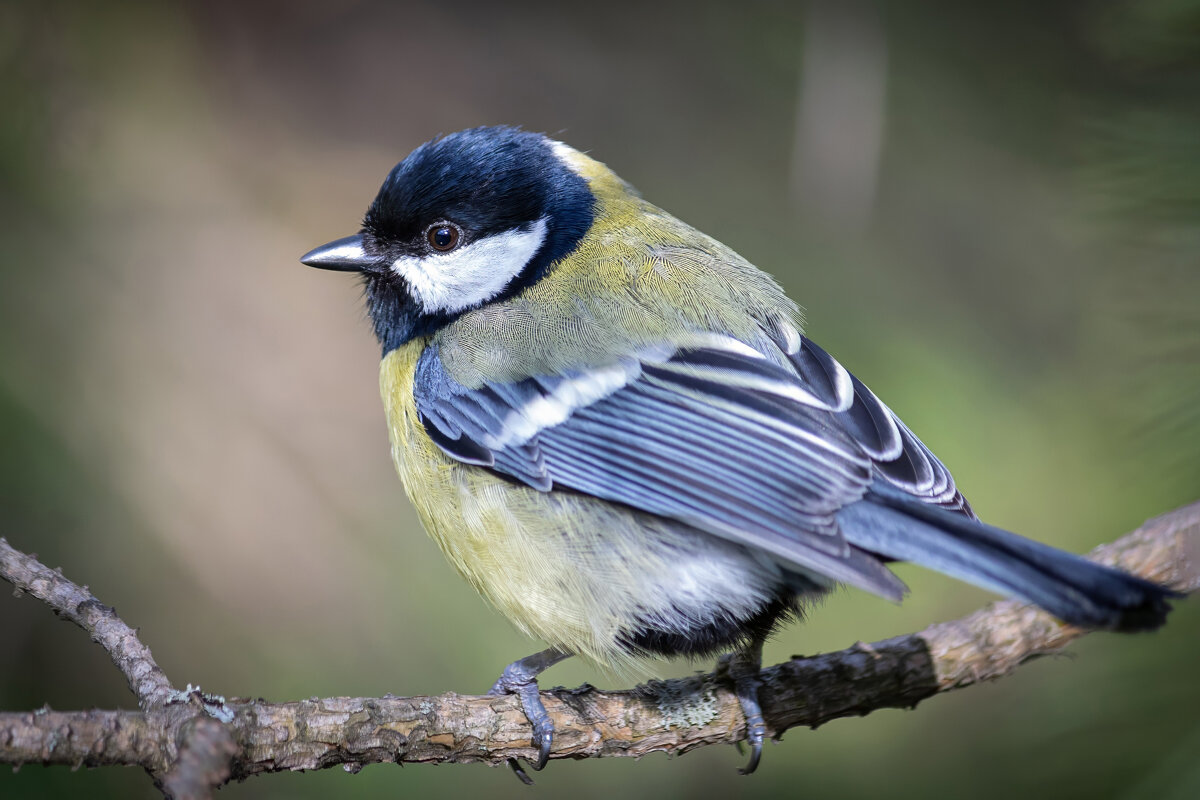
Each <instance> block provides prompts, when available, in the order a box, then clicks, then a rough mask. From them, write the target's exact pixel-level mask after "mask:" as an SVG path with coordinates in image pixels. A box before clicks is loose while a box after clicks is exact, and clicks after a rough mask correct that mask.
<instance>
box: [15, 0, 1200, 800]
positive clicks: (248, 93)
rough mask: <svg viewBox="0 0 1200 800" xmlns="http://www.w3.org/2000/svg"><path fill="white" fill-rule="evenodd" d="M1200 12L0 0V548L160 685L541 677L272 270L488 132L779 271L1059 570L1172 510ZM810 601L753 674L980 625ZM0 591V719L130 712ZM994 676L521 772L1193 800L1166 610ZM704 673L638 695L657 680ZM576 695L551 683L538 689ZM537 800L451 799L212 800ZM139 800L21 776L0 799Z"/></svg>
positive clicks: (1019, 4)
mask: <svg viewBox="0 0 1200 800" xmlns="http://www.w3.org/2000/svg"><path fill="white" fill-rule="evenodd" d="M1198 98H1200V2H1196V0H1106V1H1105V2H1097V1H1092V2H1084V1H1082V0H1081V1H1080V2H1052V3H1047V2H1044V0H1039V1H1038V2H1034V1H1033V0H1010V1H1009V2H1004V3H961V2H953V0H909V1H908V2H904V3H887V4H875V3H871V2H867V1H866V0H852V1H851V0H845V2H829V3H821V2H809V3H789V2H739V3H708V2H697V0H691V1H690V2H676V3H636V4H635V3H595V4H579V5H571V4H565V3H556V4H549V3H547V4H542V5H536V4H520V3H484V2H478V3H435V2H406V3H385V2H370V1H368V0H363V1H361V2H345V3H337V4H331V3H318V2H300V3H284V2H255V3H251V2H235V0H219V1H213V2H199V1H198V0H196V1H194V2H181V3H172V4H163V3H150V2H145V3H134V2H110V3H105V4H97V3H83V2H80V3H68V2H57V1H54V0H50V1H48V2H19V1H13V0H9V1H8V2H4V3H2V4H0V107H2V108H3V109H4V110H3V113H2V114H0V535H4V536H7V537H8V538H9V539H10V540H11V541H12V542H13V544H14V545H16V546H17V547H19V548H22V549H25V550H30V551H36V552H38V553H39V554H40V555H41V556H42V557H43V559H44V560H45V561H46V562H47V563H48V564H50V565H51V566H62V567H63V568H64V570H65V571H66V574H67V575H69V576H70V577H73V578H74V579H75V580H77V581H79V582H81V583H87V584H89V585H90V586H91V588H92V589H93V591H94V592H95V593H96V595H97V596H98V597H100V598H101V599H102V600H103V601H105V602H107V603H111V604H113V605H115V606H116V608H117V609H118V610H119V611H120V612H121V614H122V615H123V616H124V617H125V619H126V620H127V621H128V622H129V623H130V624H132V625H136V626H140V628H141V631H142V636H143V639H144V641H145V642H146V643H148V644H149V645H150V647H152V648H153V650H154V653H155V655H156V656H157V658H158V661H159V663H160V664H161V665H162V666H163V667H164V668H165V669H166V671H167V674H168V675H169V676H171V677H172V679H173V680H174V681H176V682H177V683H180V684H183V683H188V682H191V683H194V684H199V685H201V686H203V687H204V688H205V689H207V690H210V691H215V692H219V693H222V694H227V695H250V696H263V697H267V698H270V699H274V700H286V699H294V698H300V697H310V696H326V695H334V694H350V695H356V694H357V695H381V694H384V693H386V692H393V693H396V694H422V693H439V692H442V691H447V690H456V691H460V692H477V691H482V690H484V689H485V688H486V687H488V686H489V685H490V684H491V682H492V680H493V679H494V678H495V677H496V675H497V674H498V671H499V670H500V669H501V668H502V667H503V665H505V664H506V663H508V662H509V661H510V660H512V659H514V658H517V657H519V656H523V655H525V654H527V653H529V652H532V651H533V650H535V649H538V648H539V647H540V644H539V643H535V642H531V641H528V640H526V639H524V638H523V637H522V636H520V635H519V634H517V633H516V632H515V631H513V630H512V629H511V628H510V627H509V626H508V625H507V623H505V622H504V621H503V620H502V619H501V618H500V617H498V616H497V615H496V614H495V613H494V612H492V611H490V610H488V609H487V608H485V607H484V605H483V604H482V602H481V601H479V600H478V599H477V598H476V597H475V596H474V594H473V593H472V592H471V591H470V590H469V589H468V588H467V587H466V586H465V584H464V583H463V582H462V581H461V580H459V579H458V578H457V577H456V576H455V575H454V574H453V573H452V572H451V570H450V568H449V567H448V566H447V565H445V564H444V563H443V561H442V559H441V557H440V555H439V554H438V553H437V551H436V549H435V547H434V546H433V544H432V543H431V542H430V541H428V540H427V539H426V537H425V536H424V535H423V533H422V532H421V531H420V529H419V527H418V525H417V523H416V520H415V518H414V516H413V514H412V512H411V510H410V509H409V507H408V505H407V504H406V502H405V500H404V498H403V496H402V492H401V490H400V487H399V484H398V482H397V481H396V479H395V477H394V475H393V473H392V467H391V465H390V463H389V459H388V451H387V443H386V433H385V429H384V424H383V419H382V412H381V409H380V403H379V398H378V393H377V388H376V387H377V384H376V360H377V355H378V354H377V350H376V344H375V342H374V340H373V338H372V336H371V333H370V331H369V329H368V326H367V325H366V323H365V321H364V314H363V311H362V309H361V304H360V298H359V290H358V287H357V286H356V285H354V282H353V281H352V280H351V279H350V278H349V277H347V276H344V275H337V274H330V273H324V272H318V271H315V270H309V269H305V268H303V267H302V266H301V265H300V264H299V263H297V260H296V259H297V257H298V256H299V255H300V254H301V253H303V252H305V251H306V250H308V249H309V248H310V247H312V246H315V245H317V244H321V243H323V242H325V241H327V240H329V239H332V238H336V237H339V236H342V235H345V234H348V233H351V232H353V231H354V230H355V229H356V226H357V223H358V220H359V218H360V215H361V213H362V211H363V210H364V209H365V207H366V204H367V203H368V201H369V200H370V199H371V197H373V195H374V193H375V190H376V188H377V187H378V185H379V183H380V181H381V180H382V178H383V176H384V174H385V173H386V171H387V170H388V169H389V168H390V167H391V166H392V165H393V164H394V163H395V162H396V161H398V160H399V159H400V158H401V157H403V156H404V155H405V154H406V153H407V152H408V151H409V150H410V149H411V148H413V147H414V146H416V145H417V144H419V143H420V142H422V141H424V140H426V139H428V138H430V137H431V136H433V135H435V134H437V133H439V132H449V131H453V130H456V129H459V128H463V127H468V126H472V125H479V124H488V123H512V124H519V125H522V126H524V127H526V128H528V129H533V130H540V131H547V132H550V133H552V134H555V135H558V136H559V137H560V138H563V139H564V140H566V141H568V142H570V143H572V144H573V145H575V146H576V147H579V148H580V149H586V150H589V151H591V152H592V153H593V154H594V155H595V156H596V157H598V158H600V159H601V160H603V161H606V162H607V163H609V164H610V165H611V166H612V167H613V168H614V169H616V170H617V171H618V172H619V173H620V174H621V175H622V176H623V177H625V178H626V179H628V180H629V181H631V182H632V183H634V184H635V185H636V186H638V187H639V188H640V189H641V190H642V191H643V193H644V194H645V195H646V197H648V198H649V199H650V200H651V201H653V202H656V203H657V204H659V205H661V206H663V207H665V208H667V209H668V210H670V211H672V212H673V213H675V214H676V215H677V216H680V217H681V218H683V219H684V220H687V221H688V222H691V223H692V224H694V225H695V226H697V227H699V228H701V229H703V230H705V231H706V232H708V233H710V234H713V235H715V236H716V237H717V238H719V239H721V240H723V241H725V242H726V243H728V244H730V245H731V246H733V247H734V248H735V249H737V250H739V251H740V252H742V253H743V254H744V255H746V256H747V257H748V258H750V259H751V260H752V261H753V262H755V263H756V264H758V265H760V266H761V267H763V268H764V269H767V270H768V271H770V272H772V273H774V274H775V275H776V276H778V278H779V280H780V281H782V283H783V284H784V286H785V287H786V288H787V290H788V291H789V293H790V294H792V296H793V297H795V298H796V299H798V300H799V301H800V302H801V303H802V304H804V305H805V306H806V307H807V308H808V317H809V331H810V333H811V335H812V336H813V337H814V338H815V339H816V340H817V341H819V342H821V343H823V345H824V346H825V347H826V348H828V349H829V350H830V351H832V352H833V353H835V354H837V355H838V357H839V358H840V359H841V360H842V361H843V362H844V363H845V364H846V365H847V366H849V367H850V368H851V369H853V370H854V371H855V372H857V373H858V374H859V375H860V376H861V377H862V378H864V380H865V381H866V382H867V383H868V384H870V385H871V386H872V388H873V389H875V391H876V392H877V393H878V394H880V395H881V396H882V397H883V398H885V400H886V401H887V402H888V403H889V404H890V405H891V406H892V407H893V408H894V409H896V410H897V412H898V413H899V414H900V415H901V416H902V417H903V418H904V419H905V420H906V421H907V422H908V423H909V425H910V426H911V427H912V428H913V429H914V430H916V431H917V432H918V433H919V434H920V435H921V436H922V437H923V438H924V440H925V441H926V442H927V443H928V444H929V445H930V446H931V447H932V448H933V449H934V450H935V451H936V452H938V453H939V454H940V455H941V456H942V458H943V459H944V460H945V462H946V463H947V464H948V465H949V466H950V467H951V468H952V469H953V470H954V471H955V474H956V476H957V478H958V480H959V483H960V485H961V486H962V488H963V489H964V490H965V492H966V493H967V495H968V496H969V497H970V498H971V500H972V502H973V503H974V504H975V507H976V509H977V510H978V511H979V512H980V513H981V514H982V515H983V516H984V517H985V518H987V519H989V520H990V521H992V522H994V523H997V524H1000V525H1003V526H1005V527H1008V528H1011V529H1015V530H1017V531H1021V532H1024V533H1026V534H1028V535H1030V536H1034V537H1037V538H1040V539H1043V540H1045V541H1049V542H1052V543H1054V544H1057V545H1060V546H1063V547H1067V548H1071V549H1075V550H1084V549H1087V548H1089V547H1090V546H1092V545H1094V544H1096V543H1098V542H1101V541H1106V540H1109V539H1111V538H1114V537H1115V536H1117V535H1118V534H1120V533H1122V532H1124V531H1126V530H1129V529H1132V528H1133V527H1134V526H1136V525H1137V524H1138V523H1140V522H1141V521H1142V520H1143V519H1145V518H1146V517H1149V516H1153V515H1155V514H1157V513H1160V512H1162V511H1165V510H1168V509H1170V508H1173V507H1175V506H1178V505H1180V504H1183V503H1185V502H1188V501H1191V500H1195V499H1197V497H1200V410H1198V409H1200V226H1198V220H1200V102H1198ZM899 571H900V572H901V574H902V577H903V578H904V579H905V580H907V581H908V582H909V583H910V584H911V586H912V588H913V595H912V596H911V598H910V599H909V600H908V601H907V602H906V603H905V604H904V605H903V606H899V607H896V606H892V605H890V604H888V603H886V602H883V601H879V600H877V599H874V598H872V597H868V596H865V595H861V594H857V593H850V592H844V593H841V594H839V595H837V596H835V597H834V598H832V599H831V600H830V601H829V602H827V603H826V604H825V606H824V607H823V608H822V609H821V610H820V612H819V613H818V614H817V615H816V616H815V617H814V618H813V619H812V620H811V621H810V622H809V623H807V624H805V625H802V626H793V627H791V628H789V629H787V630H786V631H784V632H783V633H782V634H781V635H780V636H779V637H778V639H777V640H776V641H775V642H773V643H772V644H771V645H770V646H769V648H768V652H767V659H768V660H769V661H777V660H781V659H783V658H786V657H787V656H788V655H790V654H792V653H814V652H818V651H826V650H831V649H837V648H841V647H844V646H847V645H849V644H851V643H852V642H854V641H856V640H860V639H861V640H867V641H870V640H872V639H875V638H881V637H886V636H890V635H894V634H898V633H903V632H908V631H911V630H916V629H919V628H921V627H923V626H925V625H927V624H929V623H930V622H933V621H937V620H942V619H948V618H952V617H954V616H956V615H960V614H962V613H965V612H967V611H970V610H972V609H974V608H976V607H977V606H979V605H980V604H981V603H983V602H985V601H986V600H987V599H988V597H987V595H985V594H983V593H982V592H979V591H976V590H974V589H971V588H969V587H965V586H963V585H961V584H958V583H955V582H953V581H950V580H946V579H942V578H939V577H937V576H933V575H930V574H928V573H924V572H921V571H919V570H916V569H912V568H908V567H904V566H901V567H900V568H899ZM2 595H3V596H0V708H5V709H30V708H36V707H38V706H41V705H42V704H44V703H49V704H50V705H51V706H53V707H55V708H62V709H70V708H87V707H132V706H133V701H132V698H131V697H130V696H129V694H128V693H127V691H126V689H125V687H124V685H123V682H122V680H121V678H120V677H119V675H118V673H117V672H116V670H115V669H113V668H112V667H111V665H110V664H109V663H108V662H107V659H106V657H105V656H104V654H103V653H102V652H101V651H100V650H99V648H97V647H95V646H94V645H92V644H90V643H89V642H88V641H87V638H86V636H84V635H83V634H81V633H80V632H79V631H78V630H75V629H74V628H72V627H71V626H70V625H66V624H62V623H60V622H58V621H56V620H55V618H54V617H53V616H52V615H51V614H50V612H49V611H48V610H47V609H46V608H44V607H42V606H41V605H40V604H38V603H37V602H35V601H33V600H30V599H14V598H11V597H9V596H8V593H7V592H4V593H2ZM1072 652H1073V654H1074V655H1075V656H1076V657H1072V658H1054V659H1044V660H1042V661H1039V662H1038V663H1035V664H1031V665H1029V666H1027V667H1026V668H1024V669H1022V670H1021V672H1020V674H1018V675H1016V676H1015V677H1012V678H1010V679H1007V680H1005V681H1002V682H999V683H996V684H992V685H988V686H983V687H979V688H975V689H972V690H970V691H967V692H962V693H959V694H956V695H952V696H946V697H941V698H937V699H935V700H932V701H929V702H927V703H925V704H923V705H922V706H921V708H919V709H918V710H916V711H912V712H900V711H887V712H879V713H876V714H873V715H871V716H870V717H868V718H866V719H854V720H846V721H841V722H837V723H834V724H830V725H828V726H827V727H824V728H822V729H820V730H818V731H816V732H810V731H808V730H795V731H791V732H790V733H789V734H787V736H786V737H785V740H784V741H783V742H782V743H781V744H777V745H775V746H769V747H768V749H767V753H766V754H765V760H764V765H763V768H762V769H761V770H760V772H759V774H757V775H755V776H754V777H753V778H752V779H744V778H740V777H739V776H737V775H736V774H735V767H736V766H737V765H738V764H740V762H741V760H740V758H739V756H737V754H736V753H735V752H734V751H733V750H732V748H729V749H708V750H704V751H699V752H696V753H693V754H690V755H688V756H686V757H684V758H682V759H678V760H671V761H668V760H667V759H665V758H661V757H651V758H647V759H644V760H643V761H641V762H636V763H635V762H632V761H626V760H610V761H588V762H581V763H566V762H555V763H552V764H551V765H550V768H549V769H547V770H546V771H545V772H543V773H542V774H541V775H540V776H538V782H539V786H538V788H537V789H536V790H533V792H534V793H536V794H538V795H539V796H543V797H558V796H563V795H564V794H566V793H567V792H569V793H570V794H571V796H573V797H576V798H580V799H581V800H582V798H611V797H614V796H620V797H631V798H632V797H654V798H660V799H662V798H672V797H692V796H723V795H724V796H733V795H734V794H736V795H737V796H743V797H770V796H776V795H782V794H787V795H791V796H805V797H831V796H837V797H851V798H852V797H879V796H889V797H898V798H904V797H931V796H937V797H956V796H969V797H972V798H976V800H985V799H986V798H1010V797H1013V796H1033V797H1040V796H1054V797H1062V798H1067V797H1085V796H1086V797H1089V798H1109V797H1112V798H1130V800H1134V799H1137V798H1194V797H1197V796H1200V758H1197V753H1200V682H1198V681H1197V680H1196V664H1197V658H1198V657H1200V607H1197V605H1196V604H1195V603H1194V602H1191V603H1182V604H1180V608H1179V610H1178V612H1177V613H1176V615H1175V616H1174V617H1173V619H1172V622H1171V624H1170V625H1169V626H1168V627H1167V628H1166V629H1165V630H1164V631H1162V632H1161V633H1158V634H1156V635H1153V636H1141V637H1130V638H1121V637H1116V636H1109V635H1097V636H1094V637H1090V638H1089V639H1088V640H1086V641H1084V642H1082V643H1081V644H1080V645H1078V646H1076V647H1074V648H1073V650H1072ZM708 666H709V665H707V664H701V665H689V664H676V665H669V666H667V667H666V668H665V669H664V674H682V673H686V672H687V671H689V670H691V669H700V668H708ZM584 680H588V681H592V682H594V683H599V684H607V685H612V681H611V680H610V679H608V678H605V676H603V675H597V674H595V673H594V672H592V671H590V670H589V669H587V668H586V667H585V666H583V665H579V664H573V663H568V664H564V665H562V666H560V667H556V668H555V669H554V670H553V671H552V672H550V673H548V674H547V676H546V682H547V683H548V684H554V683H561V684H566V685H574V684H577V683H580V682H582V681H584ZM465 793H472V794H475V793H486V794H487V796H489V797H493V798H504V797H530V796H532V795H531V792H530V790H529V789H527V788H525V787H523V786H520V785H519V784H518V783H517V781H516V780H514V779H513V778H512V777H511V776H510V775H507V774H506V773H505V772H504V771H495V770H490V769H487V768H485V767H480V766H465V767H440V768H434V767H410V768H406V769H400V768H398V767H396V766H394V765H386V766H376V767H368V768H367V769H366V770H364V771H363V772H362V773H361V774H359V775H354V776H351V775H347V774H344V773H343V772H341V771H340V770H335V771H327V772H324V773H319V774H306V775H273V776H266V777H260V778H257V779H255V780H253V781H251V782H248V783H245V784H241V785H235V786H231V787H228V788H226V789H225V790H223V792H222V796H224V797H229V798H250V797H262V798H293V797H295V798H306V797H312V798H316V797H327V796H338V797H343V796H344V797H389V798H390V797H418V796H419V797H438V796H461V795H463V794H465ZM60 795H61V796H86V797H96V798H100V797H156V796H157V794H156V793H155V792H154V791H153V789H152V788H151V787H150V783H149V781H148V780H147V778H146V777H145V776H144V775H143V774H141V773H140V772H138V771H136V770H119V769H108V770H92V771H88V770H81V771H78V772H71V771H69V770H66V769H61V768H55V769H44V768H40V767H28V766H27V767H25V768H23V769H22V770H20V772H19V773H17V774H9V773H8V772H7V771H5V773H4V774H2V775H0V796H3V797H5V798H26V797H52V796H60Z"/></svg>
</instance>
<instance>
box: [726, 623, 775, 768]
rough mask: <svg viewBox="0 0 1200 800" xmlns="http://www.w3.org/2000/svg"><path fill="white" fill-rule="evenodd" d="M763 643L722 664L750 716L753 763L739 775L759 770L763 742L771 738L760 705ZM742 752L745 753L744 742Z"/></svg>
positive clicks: (748, 734) (748, 726) (748, 735)
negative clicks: (759, 693)
mask: <svg viewBox="0 0 1200 800" xmlns="http://www.w3.org/2000/svg"><path fill="white" fill-rule="evenodd" d="M761 647H762V645H761V643H755V644H754V645H753V646H752V647H751V648H748V649H747V650H746V651H744V652H742V653H738V654H737V655H735V656H733V657H732V658H730V659H728V660H724V661H722V662H721V663H720V664H719V668H721V667H723V668H725V669H726V670H728V672H727V674H728V675H729V677H730V678H732V679H733V689H734V693H735V694H737V698H738V703H739V704H740V705H741V707H742V714H743V715H744V716H745V717H746V744H748V745H749V746H750V760H749V761H748V762H746V766H744V767H742V768H741V769H739V770H738V774H739V775H750V774H752V773H753V772H754V771H755V770H756V769H758V762H759V760H761V759H762V749H763V740H764V739H766V737H767V723H766V720H764V719H763V715H762V706H761V705H759V702H758V688H759V686H761V685H762V680H761V679H760V678H759V672H760V669H761V667H760V665H761V663H762V650H761ZM738 752H739V753H741V752H742V748H741V742H739V743H738Z"/></svg>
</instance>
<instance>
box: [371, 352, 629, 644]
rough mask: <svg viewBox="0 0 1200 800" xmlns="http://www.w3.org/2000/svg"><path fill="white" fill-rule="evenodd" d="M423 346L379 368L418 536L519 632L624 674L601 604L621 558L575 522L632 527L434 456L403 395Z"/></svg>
mask: <svg viewBox="0 0 1200 800" xmlns="http://www.w3.org/2000/svg"><path fill="white" fill-rule="evenodd" d="M426 341H427V340H418V341H414V342H410V343H409V344H406V345H404V346H403V347H400V348H398V349H396V350H393V351H392V352H391V353H389V354H388V355H387V356H385V357H384V359H383V362H382V364H381V366H380V389H381V392H382V395H383V403H384V407H385V409H386V411H387V419H388V428H389V432H390V435H391V442H392V458H393V460H394V461H395V464H396V470H397V472H398V473H399V475H400V479H401V481H402V482H403V484H404V488H405V491H406V492H407V493H408V496H409V499H410V500H411V501H412V504H413V506H414V507H415V508H416V510H417V514H418V516H419V517H420V519H421V522H422V523H423V525H424V526H425V529H426V531H428V533H429V535H430V536H432V537H433V540H434V541H435V542H436V543H437V545H438V547H439V548H440V549H441V551H442V552H443V553H444V554H445V556H446V558H447V559H448V560H449V561H450V563H451V564H452V565H453V566H454V568H455V569H456V570H457V571H458V572H459V573H460V574H462V576H463V577H464V578H466V579H467V580H468V581H469V582H470V583H471V585H472V586H474V587H475V589H476V590H477V591H478V592H479V593H480V594H481V595H482V596H483V597H484V598H485V599H486V600H488V601H489V602H490V603H492V604H493V605H494V606H496V608H497V609H498V610H499V611H500V612H501V613H503V614H504V615H505V616H506V617H508V618H509V619H510V620H512V621H513V623H514V624H516V626H517V627H518V628H519V629H521V630H522V631H523V632H524V633H526V634H528V635H530V636H533V637H536V638H539V639H542V640H543V641H545V642H547V643H548V644H550V645H552V646H555V647H560V648H563V649H566V650H568V651H571V652H575V653H578V654H580V655H582V656H584V657H585V658H588V659H590V660H592V661H594V662H596V663H599V664H603V665H606V666H610V667H612V666H616V667H618V668H620V667H624V666H628V665H626V664H623V663H621V662H625V661H628V657H627V656H625V655H624V654H623V653H621V652H620V651H619V650H618V648H617V644H616V638H617V632H618V629H619V627H620V622H621V617H622V616H625V615H626V613H625V610H624V609H621V608H619V607H617V606H619V605H620V604H613V603H607V602H606V601H605V599H604V595H605V594H606V593H607V591H608V588H609V587H607V586H605V585H604V584H605V583H608V582H609V581H607V580H606V577H611V579H612V581H613V582H616V583H619V580H618V578H617V574H618V573H619V572H620V571H621V563H620V554H619V552H615V551H610V548H608V547H607V546H606V545H604V544H603V542H601V540H600V537H599V536H598V535H597V534H598V531H597V530H596V527H593V526H592V525H588V524H587V523H586V522H585V523H584V525H583V527H582V528H581V526H580V525H579V524H578V523H579V520H581V519H582V520H591V522H592V523H593V524H594V525H595V526H597V527H606V528H609V529H610V530H611V529H616V530H618V531H619V530H620V529H621V528H624V529H626V530H628V529H630V528H631V526H633V525H635V524H636V523H634V521H633V520H632V519H630V514H628V513H627V512H624V511H617V510H613V509H607V508H605V507H606V506H607V504H604V503H601V502H599V501H589V500H588V499H587V498H578V497H569V498H563V497H561V496H557V495H556V494H544V493H541V492H538V491H536V490H534V489H530V488H527V487H524V486H520V485H517V484H514V483H512V482H509V481H505V480H503V479H502V478H500V477H498V476H496V475H494V474H493V473H491V472H489V471H488V470H485V469H481V468H479V467H475V466H471V465H467V464H460V463H458V462H456V461H454V460H453V459H451V458H449V457H448V456H446V455H445V454H444V453H443V452H442V451H441V450H439V449H438V447H437V446H436V445H435V444H434V443H433V441H432V440H431V439H430V438H429V436H428V435H427V434H426V433H425V429H424V427H423V426H422V424H421V422H420V420H419V419H418V417H417V410H416V404H415V401H414V399H413V391H412V386H413V373H414V371H415V369H416V363H417V359H418V358H419V356H420V354H421V351H422V350H424V347H425V344H426ZM580 505H585V506H596V507H599V508H588V509H584V508H580V507H579V506H580ZM597 512H599V513H597ZM600 550H604V551H606V552H599V551H600ZM617 550H619V548H617ZM614 556H615V557H614ZM581 563H583V564H587V565H588V568H587V569H584V570H581V569H580V568H579V565H580V564H581Z"/></svg>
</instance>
